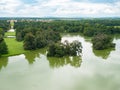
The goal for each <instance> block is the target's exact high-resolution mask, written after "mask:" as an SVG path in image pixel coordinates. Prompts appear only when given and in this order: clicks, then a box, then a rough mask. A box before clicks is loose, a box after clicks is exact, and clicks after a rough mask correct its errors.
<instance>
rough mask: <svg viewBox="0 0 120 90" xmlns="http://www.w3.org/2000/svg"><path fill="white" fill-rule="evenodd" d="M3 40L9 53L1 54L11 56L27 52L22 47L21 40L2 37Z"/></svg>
mask: <svg viewBox="0 0 120 90" xmlns="http://www.w3.org/2000/svg"><path fill="white" fill-rule="evenodd" d="M4 40H5V42H6V44H7V46H8V51H9V53H8V54H6V55H3V56H13V55H18V54H22V53H25V52H27V51H25V50H24V48H23V42H18V41H16V40H15V38H4Z"/></svg>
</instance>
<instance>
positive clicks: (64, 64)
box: [0, 35, 120, 90]
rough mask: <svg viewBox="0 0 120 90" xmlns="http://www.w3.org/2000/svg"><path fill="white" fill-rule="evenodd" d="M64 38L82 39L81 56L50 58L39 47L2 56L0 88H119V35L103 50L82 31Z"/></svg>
mask: <svg viewBox="0 0 120 90" xmlns="http://www.w3.org/2000/svg"><path fill="white" fill-rule="evenodd" d="M64 40H68V41H70V42H71V41H73V40H79V41H81V42H82V46H83V53H82V57H64V58H47V57H46V50H39V51H32V52H29V53H26V54H21V55H18V56H12V57H7V58H0V90H120V38H118V37H115V38H114V40H113V42H114V43H116V47H115V49H108V50H104V51H96V50H93V49H92V44H91V42H90V40H89V38H83V37H81V36H79V35H64V36H63V38H62V42H63V41H64Z"/></svg>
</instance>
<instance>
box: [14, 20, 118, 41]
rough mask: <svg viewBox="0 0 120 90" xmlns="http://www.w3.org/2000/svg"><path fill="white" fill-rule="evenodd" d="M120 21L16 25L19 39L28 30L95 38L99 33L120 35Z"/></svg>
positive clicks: (26, 23)
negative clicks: (80, 34) (79, 34)
mask: <svg viewBox="0 0 120 90" xmlns="http://www.w3.org/2000/svg"><path fill="white" fill-rule="evenodd" d="M119 22H120V20H116V19H110V20H109V19H105V20H104V19H88V20H87V19H86V20H55V21H51V22H37V21H36V22H33V21H18V22H17V23H16V24H15V28H16V30H17V33H16V36H17V39H18V38H19V37H21V39H23V36H24V35H25V33H26V32H27V31H29V30H28V29H31V30H32V32H33V33H34V32H36V31H37V30H48V31H49V30H53V31H55V32H62V33H65V32H67V33H76V32H79V33H83V34H84V35H85V36H91V37H92V36H94V35H96V34H98V33H101V32H102V33H105V34H116V33H120V28H119V27H116V26H120V24H119Z"/></svg>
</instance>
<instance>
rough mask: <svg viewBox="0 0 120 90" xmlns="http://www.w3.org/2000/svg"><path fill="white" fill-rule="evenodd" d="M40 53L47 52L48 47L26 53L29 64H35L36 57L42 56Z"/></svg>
mask: <svg viewBox="0 0 120 90" xmlns="http://www.w3.org/2000/svg"><path fill="white" fill-rule="evenodd" d="M40 53H42V54H45V53H46V49H41V50H35V51H30V52H27V53H25V54H24V55H25V59H27V60H28V63H29V64H33V63H34V61H35V58H40Z"/></svg>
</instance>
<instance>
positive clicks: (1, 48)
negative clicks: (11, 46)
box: [0, 34, 8, 56]
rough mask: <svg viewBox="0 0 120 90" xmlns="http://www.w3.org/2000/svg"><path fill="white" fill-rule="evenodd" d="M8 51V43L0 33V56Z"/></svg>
mask: <svg viewBox="0 0 120 90" xmlns="http://www.w3.org/2000/svg"><path fill="white" fill-rule="evenodd" d="M7 53H8V48H7V45H6V43H5V41H4V39H3V36H2V35H1V34H0V56H1V55H3V54H7Z"/></svg>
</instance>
